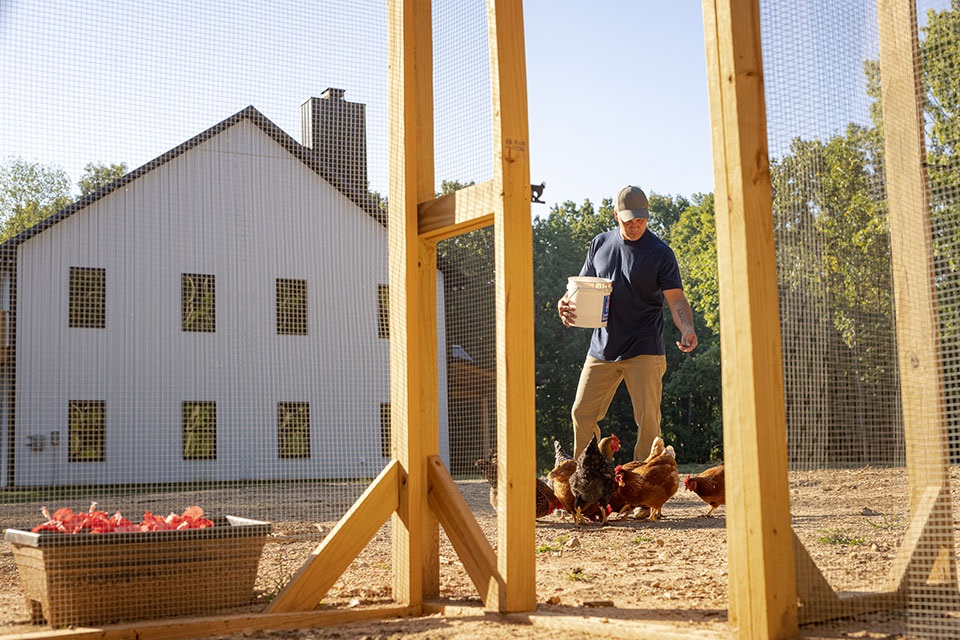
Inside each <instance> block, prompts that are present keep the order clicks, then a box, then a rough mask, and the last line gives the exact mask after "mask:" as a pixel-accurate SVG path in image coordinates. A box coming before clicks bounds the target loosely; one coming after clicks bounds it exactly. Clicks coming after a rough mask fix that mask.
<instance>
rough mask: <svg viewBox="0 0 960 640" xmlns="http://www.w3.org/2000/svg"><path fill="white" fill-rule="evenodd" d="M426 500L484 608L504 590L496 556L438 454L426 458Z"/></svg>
mask: <svg viewBox="0 0 960 640" xmlns="http://www.w3.org/2000/svg"><path fill="white" fill-rule="evenodd" d="M427 482H428V484H429V488H428V490H427V491H428V494H427V495H428V501H429V503H430V508H431V509H433V512H434V513H435V514H436V515H437V520H439V521H440V524H441V525H442V526H443V530H444V531H446V532H447V537H449V538H450V542H451V544H453V548H454V549H455V550H456V552H457V555H458V556H459V557H460V561H461V562H463V567H464V569H466V570H467V575H469V576H470V579H471V580H472V581H473V584H474V585H475V586H476V587H477V591H478V592H479V593H480V598H481V600H483V604H484V606H486V607H488V608H489V607H491V606H492V605H493V604H494V603H496V598H497V594H498V593H502V592H503V590H504V582H503V578H501V577H500V574H499V572H498V571H497V556H496V554H495V553H494V552H493V548H492V547H491V546H490V543H489V542H487V539H486V537H484V535H483V531H482V530H481V529H480V525H478V524H477V521H476V520H475V519H474V518H473V515H472V513H473V512H472V511H471V510H470V507H469V506H468V505H467V501H466V500H464V498H463V495H462V494H461V493H460V491H459V489H457V485H456V484H454V482H453V479H452V478H451V477H450V473H449V472H448V471H447V468H446V467H445V466H444V465H443V461H442V460H441V459H440V457H439V456H435V455H434V456H429V457H428V458H427Z"/></svg>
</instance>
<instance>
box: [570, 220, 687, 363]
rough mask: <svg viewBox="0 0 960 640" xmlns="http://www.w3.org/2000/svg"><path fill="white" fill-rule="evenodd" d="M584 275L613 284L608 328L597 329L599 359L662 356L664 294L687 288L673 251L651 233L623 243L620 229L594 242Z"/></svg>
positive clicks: (594, 343) (593, 343)
mask: <svg viewBox="0 0 960 640" xmlns="http://www.w3.org/2000/svg"><path fill="white" fill-rule="evenodd" d="M580 275H581V276H594V277H598V278H609V279H611V280H613V292H612V293H611V294H610V311H609V315H608V317H607V326H606V327H602V328H597V329H594V330H593V337H592V338H591V339H590V351H589V352H588V353H589V354H590V355H591V356H593V357H594V358H598V359H600V360H608V361H615V360H626V359H627V358H633V357H634V356H639V355H663V354H665V353H666V351H665V349H664V344H663V291H664V289H682V285H681V283H680V267H679V266H678V265H677V258H676V256H675V255H674V254H673V250H672V249H671V248H670V247H668V246H667V244H666V243H665V242H664V241H663V240H661V239H660V238H658V237H657V236H656V235H654V234H653V233H652V232H651V231H650V230H649V229H648V230H647V231H645V232H644V234H643V235H642V236H640V239H639V240H636V241H632V240H624V239H623V238H621V237H620V229H619V228H617V229H613V230H612V231H607V232H606V233H601V234H600V235H598V236H597V237H596V238H594V239H593V240H592V241H590V249H589V250H588V251H587V260H586V261H585V262H584V263H583V268H582V269H580Z"/></svg>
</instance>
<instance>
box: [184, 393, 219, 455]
mask: <svg viewBox="0 0 960 640" xmlns="http://www.w3.org/2000/svg"><path fill="white" fill-rule="evenodd" d="M183 459H184V460H216V459H217V403H216V402H184V403H183Z"/></svg>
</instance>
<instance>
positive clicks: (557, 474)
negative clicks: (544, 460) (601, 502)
mask: <svg viewBox="0 0 960 640" xmlns="http://www.w3.org/2000/svg"><path fill="white" fill-rule="evenodd" d="M599 447H600V453H602V454H603V457H604V458H605V459H606V460H607V462H612V461H613V455H614V454H615V453H616V452H617V451H619V450H620V438H618V437H617V435H616V434H613V433H611V434H610V435H609V436H607V437H605V438H603V439H602V440H600V445H599ZM553 452H554V466H553V470H552V471H551V472H550V473H549V474H547V478H548V479H550V480H552V481H553V492H554V494H555V495H556V496H557V500H558V501H559V503H560V505H559V506H558V507H557V508H558V509H559V508H561V507H562V508H563V509H564V510H565V511H566V512H567V513H570V514H575V513H576V511H575V509H574V502H575V501H576V499H575V498H574V497H573V492H572V491H570V476H572V475H573V472H574V471H576V470H577V461H576V460H574V459H573V457H572V456H571V455H570V454H568V453H567V452H566V451H564V450H563V447H562V446H561V444H560V443H559V442H557V441H556V440H554V441H553ZM582 513H583V515H584V516H586V517H588V518H590V519H591V520H600V519H601V518H602V514H601V513H600V508H599V506H597V505H596V504H593V505H589V506H587V508H585V509H583V510H582Z"/></svg>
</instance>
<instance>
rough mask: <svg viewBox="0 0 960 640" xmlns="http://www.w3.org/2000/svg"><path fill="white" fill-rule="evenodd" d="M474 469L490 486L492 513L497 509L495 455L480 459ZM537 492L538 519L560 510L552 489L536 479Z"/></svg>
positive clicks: (559, 504)
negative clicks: (481, 474) (479, 472)
mask: <svg viewBox="0 0 960 640" xmlns="http://www.w3.org/2000/svg"><path fill="white" fill-rule="evenodd" d="M475 465H476V467H477V468H478V469H480V471H481V472H482V473H483V477H484V478H486V479H487V483H489V484H490V506H491V507H493V509H494V511H496V509H497V455H496V454H495V453H491V454H490V456H489V457H488V458H481V459H480V460H477V461H476V463H475ZM536 491H537V510H536V514H537V516H536V517H538V518H542V517H544V516H546V515H550V514H551V513H553V512H554V511H555V510H556V509H560V508H562V507H563V505H562V504H561V503H560V501H559V500H558V499H557V496H556V495H554V493H553V489H551V488H550V485H548V484H547V483H546V482H544V481H543V480H541V479H540V478H537V483H536Z"/></svg>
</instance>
